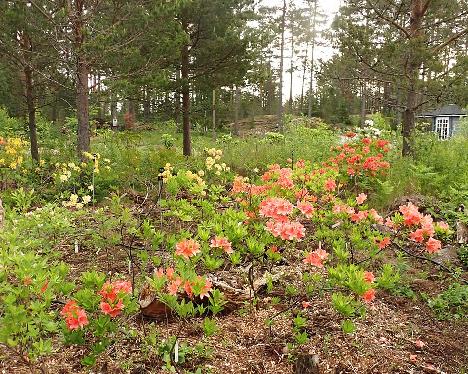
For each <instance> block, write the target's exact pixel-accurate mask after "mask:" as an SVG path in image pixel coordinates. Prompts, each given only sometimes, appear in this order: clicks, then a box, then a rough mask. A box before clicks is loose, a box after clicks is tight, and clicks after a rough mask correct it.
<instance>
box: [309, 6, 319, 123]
mask: <svg viewBox="0 0 468 374" xmlns="http://www.w3.org/2000/svg"><path fill="white" fill-rule="evenodd" d="M314 1H315V3H314V11H313V16H312V50H311V53H310V54H311V56H310V82H309V108H308V111H307V114H308V116H309V117H312V100H313V96H312V92H313V89H314V85H313V83H314V50H315V24H316V18H317V1H318V0H314Z"/></svg>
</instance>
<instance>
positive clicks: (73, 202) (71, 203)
mask: <svg viewBox="0 0 468 374" xmlns="http://www.w3.org/2000/svg"><path fill="white" fill-rule="evenodd" d="M90 202H91V196H89V195H84V196H82V197H81V201H80V197H79V196H78V195H77V194H71V195H70V200H67V201H62V205H63V206H66V207H75V208H77V209H81V208H83V206H85V205H86V204H89V203H90Z"/></svg>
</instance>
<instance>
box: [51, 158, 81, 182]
mask: <svg viewBox="0 0 468 374" xmlns="http://www.w3.org/2000/svg"><path fill="white" fill-rule="evenodd" d="M83 164H84V165H83ZM55 167H56V168H57V169H58V170H59V172H58V173H56V174H55V175H56V176H57V175H58V178H59V180H60V182H62V183H64V182H67V181H68V180H69V179H70V178H71V176H72V171H75V172H78V173H79V172H80V171H81V167H86V163H84V162H83V163H82V164H81V167H80V166H78V165H76V164H75V163H74V162H69V163H68V164H67V163H65V162H63V163H58V162H57V163H56V164H55Z"/></svg>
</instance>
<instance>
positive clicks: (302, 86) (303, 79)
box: [300, 41, 309, 115]
mask: <svg viewBox="0 0 468 374" xmlns="http://www.w3.org/2000/svg"><path fill="white" fill-rule="evenodd" d="M308 54H309V41H307V45H306V54H305V57H304V66H303V71H302V84H301V110H300V113H301V115H302V114H303V112H304V85H305V78H306V71H307V55H308Z"/></svg>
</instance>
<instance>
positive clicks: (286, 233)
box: [0, 133, 464, 367]
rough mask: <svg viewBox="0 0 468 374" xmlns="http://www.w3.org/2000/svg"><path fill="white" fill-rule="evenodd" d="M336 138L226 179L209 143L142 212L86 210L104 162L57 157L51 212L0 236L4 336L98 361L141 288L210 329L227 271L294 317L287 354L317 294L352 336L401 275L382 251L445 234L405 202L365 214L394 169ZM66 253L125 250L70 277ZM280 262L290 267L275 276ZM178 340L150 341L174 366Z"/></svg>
mask: <svg viewBox="0 0 468 374" xmlns="http://www.w3.org/2000/svg"><path fill="white" fill-rule="evenodd" d="M345 139H346V141H345V142H344V143H343V144H340V145H338V146H336V145H335V146H333V147H332V148H331V150H330V157H329V158H328V159H326V160H324V161H319V162H312V161H311V160H304V159H294V155H291V156H292V157H291V158H289V159H285V160H284V161H283V162H281V164H280V163H273V164H271V165H269V166H267V167H265V168H262V170H259V169H257V168H254V169H252V170H248V171H247V172H246V173H244V174H243V175H236V174H234V173H233V171H232V170H231V167H230V166H229V165H228V164H227V163H226V162H225V159H224V156H225V155H224V152H223V150H221V149H216V148H207V149H205V150H204V151H203V162H198V163H193V164H190V165H188V164H184V165H182V164H181V163H164V164H163V165H162V167H161V169H160V170H159V171H158V172H157V173H154V174H153V175H151V180H150V181H147V183H146V184H147V185H148V186H149V187H148V189H147V192H146V195H145V197H144V198H143V199H140V200H138V204H133V203H132V201H131V199H132V198H133V196H129V195H131V194H120V195H119V194H117V193H111V194H109V196H108V199H106V200H105V203H104V204H102V205H101V206H93V207H92V208H91V207H90V205H91V203H92V202H94V201H93V198H92V196H93V193H95V192H96V185H97V184H99V181H100V180H101V179H100V178H102V174H103V173H107V172H110V170H108V169H110V164H111V162H110V160H106V159H105V158H104V157H101V156H100V155H98V154H96V155H94V154H85V155H84V156H85V158H86V161H85V162H83V163H80V164H78V163H73V162H60V163H57V164H56V165H55V166H54V167H53V170H54V171H53V174H52V175H53V180H54V182H55V186H56V189H57V191H59V192H58V196H60V201H59V203H58V205H53V204H50V205H46V206H44V207H43V208H38V209H35V210H31V211H28V210H29V209H30V208H31V207H30V206H29V207H28V208H25V209H15V210H8V211H7V215H8V216H7V223H6V227H5V229H4V230H3V231H0V239H1V240H0V243H1V244H0V256H1V260H2V262H0V269H1V270H2V271H1V272H0V301H1V302H2V304H0V342H2V343H3V344H6V345H8V347H10V348H11V349H13V350H14V351H15V352H16V353H17V354H18V356H19V357H24V356H25V355H27V356H28V357H38V356H39V355H41V354H46V353H49V352H51V351H52V342H53V341H56V340H53V338H54V337H56V336H58V335H60V336H61V337H62V338H63V342H64V343H65V344H82V345H84V351H85V352H86V353H85V356H84V357H83V358H82V363H83V364H84V365H94V364H95V363H96V360H97V359H98V357H99V355H100V354H101V353H103V352H104V351H106V350H107V349H109V347H111V346H112V344H114V342H116V341H118V340H119V339H120V338H121V336H122V334H123V333H124V330H125V327H126V324H127V323H126V318H127V317H129V316H131V315H133V314H135V313H136V312H137V310H138V304H137V299H138V296H139V293H143V292H149V294H150V295H152V299H154V301H156V302H159V303H162V304H164V305H165V306H166V308H167V310H168V311H169V312H170V313H171V314H172V316H174V317H178V318H180V319H181V320H187V319H190V318H193V317H201V316H203V318H205V319H204V323H203V330H204V331H205V333H206V335H212V334H214V333H215V331H216V326H215V325H214V322H213V320H212V316H213V315H218V314H219V313H221V312H222V311H223V310H224V308H225V307H226V304H227V303H228V302H229V301H230V300H229V296H228V295H225V294H224V293H223V292H222V290H221V289H220V288H221V286H218V285H219V284H220V283H217V281H218V279H219V278H218V275H220V274H222V273H223V272H224V273H225V272H230V273H232V274H233V275H235V276H237V277H238V278H239V279H240V282H241V283H243V285H242V287H244V286H245V288H248V289H249V290H250V295H251V298H250V299H249V300H248V301H247V304H250V306H251V307H256V306H257V305H258V301H259V296H260V295H259V293H260V292H264V289H266V292H267V293H268V292H272V291H276V293H277V295H278V296H276V297H277V298H278V299H277V300H276V301H275V302H276V303H282V304H284V306H285V310H286V311H290V316H291V326H292V328H291V331H292V339H293V340H292V341H290V342H289V347H290V348H291V349H296V348H297V347H299V346H300V345H302V344H304V343H306V342H307V341H308V323H309V322H308V318H309V316H310V314H311V313H310V312H309V311H310V309H311V308H312V307H313V303H314V300H317V299H318V298H324V297H325V298H326V300H328V302H329V303H330V308H332V309H333V310H334V311H335V314H336V317H337V319H339V320H340V321H341V327H342V329H343V331H344V332H347V333H352V332H353V331H355V329H356V326H355V325H354V322H353V321H354V319H356V318H361V317H363V316H364V315H365V313H366V309H367V307H368V306H369V305H371V304H372V303H374V302H376V300H378V298H379V296H380V295H381V293H382V292H384V290H392V289H394V288H395V287H397V286H398V283H399V282H400V281H401V274H400V271H399V268H398V267H397V266H394V265H390V264H389V263H386V261H385V260H386V256H388V252H389V251H394V252H396V253H399V254H404V255H406V256H412V255H413V256H415V257H417V258H418V259H425V258H428V259H430V256H432V255H433V254H434V253H436V252H438V251H439V250H440V249H441V247H442V243H443V241H444V240H446V239H448V238H450V236H451V234H452V232H451V230H450V228H449V226H448V224H447V223H445V222H444V221H442V220H440V219H435V218H434V217H433V216H431V215H430V214H428V213H427V212H425V213H423V212H422V211H421V210H420V209H419V208H418V207H417V206H416V205H414V204H412V203H406V204H402V205H401V206H399V208H398V210H397V211H392V212H391V213H389V214H388V215H384V214H382V213H381V212H379V211H377V210H376V209H373V208H372V207H371V206H370V204H369V200H370V197H371V196H372V193H373V189H372V188H371V187H372V186H373V185H375V184H377V183H379V181H380V180H381V178H382V177H384V176H385V175H386V173H388V171H389V170H390V167H391V165H390V162H389V157H388V155H389V153H390V152H391V148H392V144H391V143H390V142H389V141H388V140H385V139H380V138H375V137H367V136H359V135H357V134H355V133H348V134H346V135H345ZM48 166H49V167H50V164H48ZM36 167H40V166H36ZM46 167H47V165H46ZM48 170H49V171H50V169H48ZM156 170H157V169H156ZM106 193H107V191H106ZM137 198H138V197H137ZM29 205H31V204H29ZM86 208H88V209H86ZM21 212H23V213H21ZM24 238H26V239H24ZM23 239H24V240H23ZM64 245H65V246H67V248H70V247H72V248H73V247H74V248H75V252H77V251H78V250H79V247H80V246H82V247H84V248H86V249H87V253H86V255H87V256H88V257H91V256H94V255H96V256H97V254H98V253H103V252H104V253H106V256H107V257H108V259H109V253H110V252H117V251H120V250H121V251H122V252H120V253H123V254H124V257H123V258H122V257H121V258H119V265H121V262H123V263H124V267H127V265H128V272H127V274H125V275H124V274H116V273H113V272H112V271H111V269H108V270H107V272H108V274H104V273H102V272H99V271H94V270H93V271H91V270H88V271H84V270H85V269H82V270H83V271H79V272H78V273H79V274H74V278H73V279H70V274H69V269H68V267H67V266H66V265H65V264H64V263H62V262H61V261H60V260H59V258H60V256H61V252H60V251H57V250H55V249H56V248H62V247H61V246H64ZM23 258H24V260H23ZM91 260H92V259H91ZM101 265H102V264H101ZM102 266H104V265H102ZM285 266H286V268H287V269H291V266H293V267H294V270H295V271H294V272H291V271H289V273H290V274H288V276H287V277H285V276H284V274H283V275H281V271H278V272H277V271H276V270H277V269H279V268H280V267H281V268H283V269H284V267H285ZM273 274H275V278H273ZM278 274H279V276H278ZM244 290H245V289H244ZM463 292H464V291H463ZM226 293H227V292H226ZM327 294H328V296H325V295H327ZM455 294H458V290H457V291H456V292H455ZM450 295H452V293H450ZM271 300H272V301H271V302H272V303H273V298H271ZM444 300H445V298H444V299H443V300H442V299H441V301H440V302H443V301H444ZM15 316H20V317H19V322H18V323H16V324H15V321H16V318H18V317H15ZM275 316H276V314H275ZM275 316H272V318H271V320H270V321H269V322H268V323H269V324H270V327H271V328H273V326H274V319H275ZM31 326H32V327H31ZM176 342H177V337H175V340H174V339H172V338H167V339H166V340H164V341H161V342H159V343H158V344H154V345H155V346H156V345H157V346H158V347H159V348H160V351H161V356H162V357H164V361H165V362H166V364H167V365H169V366H171V365H172V364H173V363H174V362H173V359H172V356H171V355H172V354H173V349H174V345H172V346H171V344H176ZM181 346H182V345H181ZM183 352H184V350H183V349H182V350H181V355H182V354H183ZM187 352H188V350H187ZM289 352H293V350H290V351H289ZM176 362H177V360H176ZM169 366H168V367H169Z"/></svg>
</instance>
